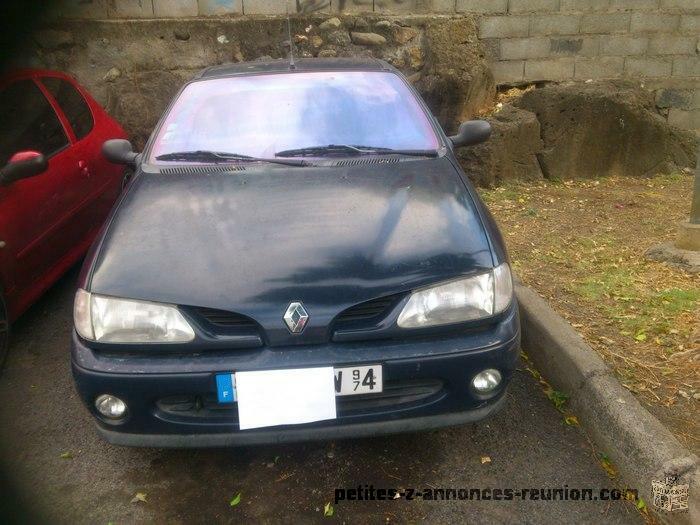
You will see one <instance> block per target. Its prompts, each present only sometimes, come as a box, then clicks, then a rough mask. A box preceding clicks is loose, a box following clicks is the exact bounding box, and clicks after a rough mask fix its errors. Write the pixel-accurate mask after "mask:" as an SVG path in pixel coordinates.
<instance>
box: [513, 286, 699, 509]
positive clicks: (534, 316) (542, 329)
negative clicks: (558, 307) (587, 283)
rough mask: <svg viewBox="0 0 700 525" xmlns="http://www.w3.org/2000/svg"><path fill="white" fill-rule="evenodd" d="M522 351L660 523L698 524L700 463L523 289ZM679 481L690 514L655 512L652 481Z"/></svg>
mask: <svg viewBox="0 0 700 525" xmlns="http://www.w3.org/2000/svg"><path fill="white" fill-rule="evenodd" d="M515 292H516V295H517V297H518V302H519V304H520V319H521V324H522V347H523V349H524V350H525V352H527V354H528V356H529V357H530V358H531V359H532V361H533V363H534V364H535V366H536V367H537V368H538V370H539V371H540V373H541V374H542V376H543V377H544V378H545V379H547V381H549V382H550V383H551V384H552V386H553V387H554V388H556V389H557V390H560V391H562V392H565V393H566V394H568V395H569V396H570V397H569V401H568V403H569V406H570V407H571V409H572V411H573V412H574V413H575V414H576V416H577V417H578V419H579V421H580V422H581V425H582V426H583V427H584V428H585V429H586V431H587V432H588V433H589V435H590V436H591V438H592V439H593V441H594V442H595V444H596V446H597V447H598V448H599V450H600V452H605V453H606V454H607V455H608V456H609V457H610V458H611V460H612V461H613V463H614V464H615V467H616V468H617V469H618V471H619V474H620V477H621V479H622V481H623V482H624V483H625V484H626V487H628V488H636V489H638V490H639V493H640V495H641V496H642V497H643V498H644V500H645V501H646V502H647V506H648V508H649V510H650V511H655V512H656V515H657V517H658V518H659V519H660V520H661V521H663V522H666V523H700V461H699V460H698V457H697V456H696V455H694V454H691V453H690V452H689V451H688V450H687V449H685V448H684V447H683V446H682V445H681V444H680V443H679V442H678V440H677V439H676V438H675V437H674V436H673V435H672V434H671V433H670V432H669V430H668V429H667V428H666V427H664V426H663V425H662V424H661V423H660V422H659V420H657V419H656V418H655V417H654V416H652V415H651V414H650V413H649V412H648V411H647V410H646V409H645V408H644V407H642V405H641V404H640V403H639V402H638V401H637V400H636V399H635V397H634V396H633V395H632V394H631V393H630V392H629V391H628V390H627V389H625V388H624V387H623V386H622V385H621V384H620V383H619V382H618V380H617V379H616V378H615V376H614V375H613V374H612V372H611V371H610V369H609V368H608V367H607V366H606V365H605V363H604V362H603V360H602V359H601V358H600V357H599V356H598V354H597V353H596V352H595V351H594V350H593V349H592V348H591V347H590V346H588V345H587V344H586V342H585V341H584V340H583V339H582V338H581V336H580V335H578V333H576V331H575V330H574V329H573V328H572V327H571V325H569V323H567V322H566V321H565V320H564V319H563V318H562V317H561V316H559V315H558V314H557V313H556V312H555V311H554V310H552V308H551V307H550V306H549V305H548V304H547V302H546V301H545V300H544V299H542V297H540V296H539V295H538V294H537V293H535V292H534V291H532V290H531V289H529V288H527V287H524V286H522V285H516V287H515ZM674 475H676V476H678V477H679V478H678V481H677V482H676V483H677V484H682V483H689V484H690V509H689V512H664V511H657V510H656V509H654V506H653V498H652V494H651V490H652V485H651V482H652V480H664V478H665V477H666V476H674Z"/></svg>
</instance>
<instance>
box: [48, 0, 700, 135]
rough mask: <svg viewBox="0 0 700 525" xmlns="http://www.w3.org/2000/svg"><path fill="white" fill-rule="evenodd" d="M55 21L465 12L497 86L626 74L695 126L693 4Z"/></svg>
mask: <svg viewBox="0 0 700 525" xmlns="http://www.w3.org/2000/svg"><path fill="white" fill-rule="evenodd" d="M54 11H55V14H56V15H58V16H59V17H64V18H88V19H129V18H179V17H210V16H245V15H252V16H256V15H283V14H285V13H288V12H289V13H318V14H320V15H323V14H329V15H330V14H335V13H347V14H359V13H363V12H368V13H369V12H373V13H375V14H377V13H381V14H386V15H387V16H390V15H401V14H414V13H434V14H436V15H440V14H450V15H454V14H460V13H470V14H474V15H476V16H477V17H478V27H479V30H478V32H479V34H478V36H479V38H480V40H481V41H482V43H483V44H484V48H485V50H486V53H487V58H488V60H489V63H490V64H491V67H492V70H493V73H494V76H495V79H496V82H497V84H499V85H502V86H507V85H517V84H525V83H530V82H542V81H566V80H579V81H585V80H588V79H633V80H639V81H641V82H644V83H645V85H646V86H647V87H650V88H651V89H654V90H656V91H657V98H659V99H661V100H664V101H666V102H665V103H666V104H668V107H664V108H662V109H663V111H664V112H665V114H666V116H667V118H668V120H669V121H670V122H672V123H673V124H677V125H680V126H682V127H686V128H690V129H696V130H700V0H60V2H58V4H57V6H56V7H54Z"/></svg>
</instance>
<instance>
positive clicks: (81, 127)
mask: <svg viewBox="0 0 700 525" xmlns="http://www.w3.org/2000/svg"><path fill="white" fill-rule="evenodd" d="M41 82H42V84H44V85H45V86H46V89H48V90H49V92H50V93H51V94H52V95H53V97H54V98H55V99H56V102H58V105H59V106H60V107H61V109H62V110H63V113H65V115H66V118H67V119H68V122H69V123H70V126H71V128H73V133H75V138H76V139H78V140H80V139H82V138H83V137H84V136H85V135H87V134H88V133H90V131H91V130H92V127H93V125H94V122H93V120H92V113H91V112H90V107H89V106H88V105H87V102H85V99H84V98H83V96H82V95H81V94H80V93H79V92H78V90H77V89H75V87H74V86H73V84H71V83H70V82H67V81H65V80H63V79H61V78H56V77H43V78H42V79H41Z"/></svg>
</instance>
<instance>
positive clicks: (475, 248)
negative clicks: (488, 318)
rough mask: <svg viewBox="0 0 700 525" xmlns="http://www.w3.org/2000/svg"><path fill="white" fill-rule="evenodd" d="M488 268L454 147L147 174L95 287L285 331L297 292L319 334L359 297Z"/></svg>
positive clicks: (119, 216) (127, 206)
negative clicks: (404, 157)
mask: <svg viewBox="0 0 700 525" xmlns="http://www.w3.org/2000/svg"><path fill="white" fill-rule="evenodd" d="M491 266H492V257H491V252H490V249H489V243H488V240H487V238H486V233H485V231H484V228H483V226H482V223H481V220H480V218H479V215H478V213H477V211H476V208H475V205H474V203H473V201H472V199H471V197H470V196H469V193H468V192H467V191H466V188H465V186H464V184H463V182H462V181H461V179H460V178H459V175H458V173H457V172H456V170H455V169H454V167H453V166H452V164H451V163H450V161H449V160H448V159H446V158H435V159H426V160H413V159H412V160H409V161H406V162H398V163H392V164H378V165H365V166H362V165H360V166H349V167H328V168H322V167H308V168H294V167H286V166H269V167H268V166H267V165H265V166H263V167H252V166H251V168H250V169H248V170H246V171H238V172H229V173H211V174H201V173H198V174H177V175H165V174H149V173H142V174H140V175H139V176H138V177H136V179H135V180H134V182H133V184H132V187H131V188H130V190H129V193H128V195H126V196H125V198H124V199H123V200H122V202H121V204H120V206H119V208H118V209H117V210H116V212H115V215H114V217H113V219H112V221H111V224H110V225H109V227H108V229H107V231H106V233H105V236H104V238H103V240H102V244H101V246H100V250H99V253H98V254H97V258H96V260H95V263H94V266H93V269H92V274H91V279H90V283H89V288H90V290H91V291H92V292H95V293H100V294H106V295H112V296H118V297H129V298H134V299H144V300H151V301H161V302H166V303H173V304H180V305H192V306H206V307H210V308H218V309H223V310H229V311H233V312H237V313H240V314H244V315H247V316H249V317H251V318H253V319H255V320H256V321H257V322H258V323H260V324H261V325H262V326H263V328H265V329H266V331H267V333H268V334H269V335H271V337H274V333H275V332H276V331H277V330H286V328H284V325H283V322H282V316H283V314H284V311H285V310H286V308H287V306H288V305H289V303H290V302H291V301H302V302H303V303H304V305H305V307H306V309H307V310H308V311H309V313H310V320H309V325H308V327H307V331H309V330H310V331H312V332H313V331H314V329H315V330H319V329H321V328H323V327H326V326H328V324H329V323H330V322H331V320H332V319H333V318H334V317H335V316H336V315H337V314H338V313H339V312H340V311H342V310H344V309H345V308H347V307H349V306H351V305H353V304H357V303H359V302H363V301H366V300H369V299H373V298H376V297H378V296H381V295H387V294H393V293H397V292H402V291H406V290H410V289H412V288H416V287H420V286H424V285H426V284H430V283H435V282H438V281H442V280H445V279H449V278H453V277H455V276H458V275H464V274H467V273H471V272H473V271H478V270H479V269H481V268H490V267H491ZM280 335H281V332H280Z"/></svg>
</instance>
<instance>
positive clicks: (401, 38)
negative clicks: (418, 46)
mask: <svg viewBox="0 0 700 525" xmlns="http://www.w3.org/2000/svg"><path fill="white" fill-rule="evenodd" d="M416 36H418V31H416V30H415V29H413V28H412V27H404V26H397V27H396V29H394V40H396V43H397V44H400V45H404V44H407V43H408V42H410V41H411V40H413V39H414V38H416Z"/></svg>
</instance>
